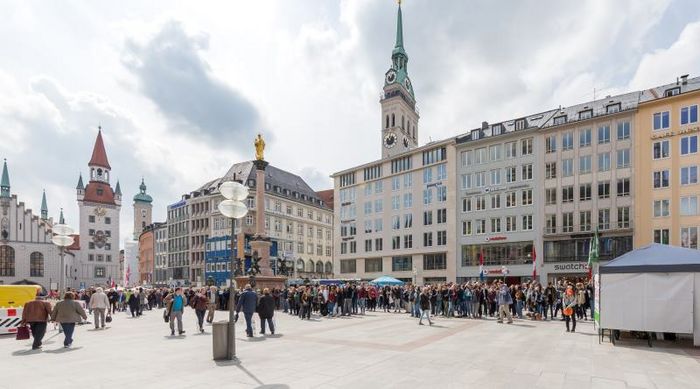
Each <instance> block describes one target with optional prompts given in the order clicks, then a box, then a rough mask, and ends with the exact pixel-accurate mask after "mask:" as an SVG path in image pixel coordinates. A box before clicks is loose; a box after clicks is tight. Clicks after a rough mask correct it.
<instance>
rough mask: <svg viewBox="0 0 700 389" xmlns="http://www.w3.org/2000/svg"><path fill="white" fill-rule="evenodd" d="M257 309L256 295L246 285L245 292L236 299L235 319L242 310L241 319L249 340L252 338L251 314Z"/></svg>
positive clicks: (248, 285)
mask: <svg viewBox="0 0 700 389" xmlns="http://www.w3.org/2000/svg"><path fill="white" fill-rule="evenodd" d="M257 308H258V295H257V294H256V293H255V292H253V289H252V288H251V287H250V284H246V286H245V292H243V293H242V294H241V296H240V297H239V298H238V304H236V317H238V313H240V312H241V310H243V317H244V318H245V325H246V329H245V332H246V335H247V336H248V337H249V338H252V337H253V314H254V313H255V311H256V310H257Z"/></svg>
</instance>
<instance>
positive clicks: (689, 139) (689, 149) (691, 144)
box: [666, 135, 698, 155]
mask: <svg viewBox="0 0 700 389" xmlns="http://www.w3.org/2000/svg"><path fill="white" fill-rule="evenodd" d="M666 142H667V143H668V141H666ZM697 152H698V136H697V135H693V136H684V137H682V138H681V155H688V154H696V153H697Z"/></svg>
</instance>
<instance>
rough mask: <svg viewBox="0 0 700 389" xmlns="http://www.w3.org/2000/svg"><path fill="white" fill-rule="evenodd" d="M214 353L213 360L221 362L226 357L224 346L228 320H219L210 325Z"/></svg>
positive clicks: (225, 344)
mask: <svg viewBox="0 0 700 389" xmlns="http://www.w3.org/2000/svg"><path fill="white" fill-rule="evenodd" d="M211 339H212V342H213V344H212V345H213V347H212V350H213V351H214V360H216V361H218V360H222V359H226V358H227V357H228V351H227V349H226V346H227V344H228V320H221V321H217V322H214V323H212V336H211Z"/></svg>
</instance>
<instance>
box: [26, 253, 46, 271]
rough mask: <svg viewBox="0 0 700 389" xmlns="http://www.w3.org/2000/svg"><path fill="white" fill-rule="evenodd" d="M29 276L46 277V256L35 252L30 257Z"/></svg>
mask: <svg viewBox="0 0 700 389" xmlns="http://www.w3.org/2000/svg"><path fill="white" fill-rule="evenodd" d="M29 276H30V277H43V276H44V254H42V253H40V252H38V251H35V252H33V253H31V255H29Z"/></svg>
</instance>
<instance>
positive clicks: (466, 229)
mask: <svg viewBox="0 0 700 389" xmlns="http://www.w3.org/2000/svg"><path fill="white" fill-rule="evenodd" d="M471 234H472V221H471V220H463V221H462V235H465V236H466V235H471Z"/></svg>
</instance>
